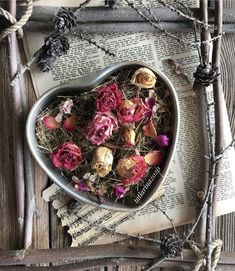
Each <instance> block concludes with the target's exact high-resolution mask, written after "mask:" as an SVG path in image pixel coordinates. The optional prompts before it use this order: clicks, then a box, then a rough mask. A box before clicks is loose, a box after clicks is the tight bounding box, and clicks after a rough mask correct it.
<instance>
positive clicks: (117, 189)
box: [113, 185, 126, 199]
mask: <svg viewBox="0 0 235 271" xmlns="http://www.w3.org/2000/svg"><path fill="white" fill-rule="evenodd" d="M113 189H114V195H115V196H116V197H117V198H119V199H121V198H123V197H124V195H125V193H126V189H125V187H124V186H122V185H116V186H114V188H113Z"/></svg>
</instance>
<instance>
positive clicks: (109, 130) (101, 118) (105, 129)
mask: <svg viewBox="0 0 235 271" xmlns="http://www.w3.org/2000/svg"><path fill="white" fill-rule="evenodd" d="M117 129H118V122H117V118H116V117H115V115H114V114H113V113H112V112H110V111H109V112H105V113H101V112H97V113H96V115H95V116H94V117H93V119H92V121H91V122H90V123H89V124H88V126H87V129H86V132H85V136H86V139H88V140H90V141H91V142H92V143H93V144H96V145H100V144H102V143H104V142H105V141H106V140H108V139H109V138H110V137H111V136H112V134H113V131H115V130H117Z"/></svg>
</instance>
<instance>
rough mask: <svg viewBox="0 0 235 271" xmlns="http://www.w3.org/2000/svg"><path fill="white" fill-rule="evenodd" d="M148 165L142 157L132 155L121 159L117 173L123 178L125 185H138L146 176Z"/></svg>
mask: <svg viewBox="0 0 235 271" xmlns="http://www.w3.org/2000/svg"><path fill="white" fill-rule="evenodd" d="M146 169H147V165H146V163H145V161H144V158H143V157H142V156H140V155H136V154H135V155H131V156H129V157H127V158H123V159H120V160H119V161H118V164H117V172H118V175H119V176H120V177H122V178H123V179H122V183H123V184H124V185H129V184H134V183H138V182H139V181H140V180H141V179H142V177H143V176H144V175H145V173H146Z"/></svg>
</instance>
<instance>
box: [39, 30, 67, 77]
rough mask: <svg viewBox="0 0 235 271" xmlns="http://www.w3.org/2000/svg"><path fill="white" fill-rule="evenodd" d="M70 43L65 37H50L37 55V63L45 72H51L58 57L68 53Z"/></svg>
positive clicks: (55, 35) (56, 35)
mask: <svg viewBox="0 0 235 271" xmlns="http://www.w3.org/2000/svg"><path fill="white" fill-rule="evenodd" d="M68 49H69V42H68V39H67V38H66V37H65V36H62V35H59V34H53V35H51V36H48V37H47V38H46V39H45V41H44V45H43V46H42V48H41V49H40V51H39V52H37V53H36V54H35V57H36V63H37V64H38V66H39V68H40V69H41V70H42V71H43V72H48V71H49V70H51V67H52V64H53V62H54V61H55V59H56V57H58V56H62V55H64V54H66V53H67V51H68Z"/></svg>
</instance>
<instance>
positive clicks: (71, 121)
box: [63, 115, 76, 132]
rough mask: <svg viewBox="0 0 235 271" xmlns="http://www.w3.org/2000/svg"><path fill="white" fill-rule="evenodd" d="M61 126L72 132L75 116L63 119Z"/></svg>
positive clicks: (74, 126) (74, 125)
mask: <svg viewBox="0 0 235 271" xmlns="http://www.w3.org/2000/svg"><path fill="white" fill-rule="evenodd" d="M63 127H64V129H65V130H67V131H70V132H72V131H73V130H75V128H76V116H75V115H72V116H71V117H69V118H67V119H65V120H64V123H63Z"/></svg>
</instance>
